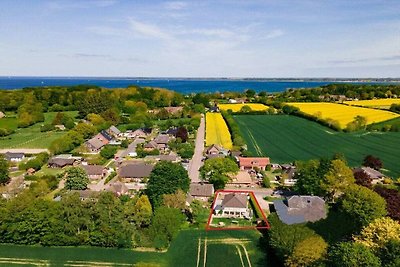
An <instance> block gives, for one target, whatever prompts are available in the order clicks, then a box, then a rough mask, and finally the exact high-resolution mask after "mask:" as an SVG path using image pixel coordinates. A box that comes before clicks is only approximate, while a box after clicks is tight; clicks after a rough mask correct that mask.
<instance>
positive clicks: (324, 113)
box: [287, 103, 400, 128]
mask: <svg viewBox="0 0 400 267" xmlns="http://www.w3.org/2000/svg"><path fill="white" fill-rule="evenodd" d="M287 104H288V105H291V106H295V107H298V108H299V109H300V110H301V111H302V112H304V113H307V114H309V115H312V116H315V117H318V118H322V119H325V120H326V119H333V120H335V121H337V122H338V123H339V125H340V127H341V128H346V125H347V124H348V123H349V122H352V121H354V118H355V117H356V116H363V117H365V118H366V119H367V124H371V123H375V122H382V121H387V120H391V119H394V118H397V117H400V115H399V114H396V113H393V112H389V111H385V110H377V109H369V108H362V107H354V106H348V105H342V104H335V103H287Z"/></svg>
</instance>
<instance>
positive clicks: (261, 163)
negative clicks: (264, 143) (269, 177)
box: [239, 157, 270, 171]
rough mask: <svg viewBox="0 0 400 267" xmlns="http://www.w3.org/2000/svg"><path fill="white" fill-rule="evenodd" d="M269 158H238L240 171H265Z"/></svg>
mask: <svg viewBox="0 0 400 267" xmlns="http://www.w3.org/2000/svg"><path fill="white" fill-rule="evenodd" d="M269 163H270V162H269V158H261V157H257V158H256V157H253V158H244V157H239V167H240V169H241V170H253V169H256V168H258V169H260V170H263V171H265V168H266V167H267V165H269Z"/></svg>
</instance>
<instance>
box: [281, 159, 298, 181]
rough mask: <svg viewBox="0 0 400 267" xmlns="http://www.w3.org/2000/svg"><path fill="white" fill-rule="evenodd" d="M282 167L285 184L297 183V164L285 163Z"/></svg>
mask: <svg viewBox="0 0 400 267" xmlns="http://www.w3.org/2000/svg"><path fill="white" fill-rule="evenodd" d="M281 168H282V179H283V185H284V186H293V185H295V184H296V182H297V179H295V177H296V166H294V165H291V164H283V165H282V166H281Z"/></svg>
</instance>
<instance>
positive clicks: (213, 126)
mask: <svg viewBox="0 0 400 267" xmlns="http://www.w3.org/2000/svg"><path fill="white" fill-rule="evenodd" d="M213 144H216V145H220V146H223V147H224V148H226V149H231V148H232V139H231V134H230V132H229V129H228V126H227V125H226V123H225V120H224V118H223V117H222V115H221V113H210V112H208V113H206V145H207V146H211V145H213Z"/></svg>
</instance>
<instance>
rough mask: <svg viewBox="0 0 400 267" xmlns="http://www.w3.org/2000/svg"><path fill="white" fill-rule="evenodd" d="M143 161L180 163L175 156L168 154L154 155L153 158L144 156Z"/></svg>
mask: <svg viewBox="0 0 400 267" xmlns="http://www.w3.org/2000/svg"><path fill="white" fill-rule="evenodd" d="M144 160H150V161H162V160H164V161H170V162H174V163H177V162H179V161H180V158H179V157H178V156H177V155H176V154H172V153H171V154H169V155H155V156H152V155H151V156H150V155H149V156H146V157H145V158H144Z"/></svg>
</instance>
